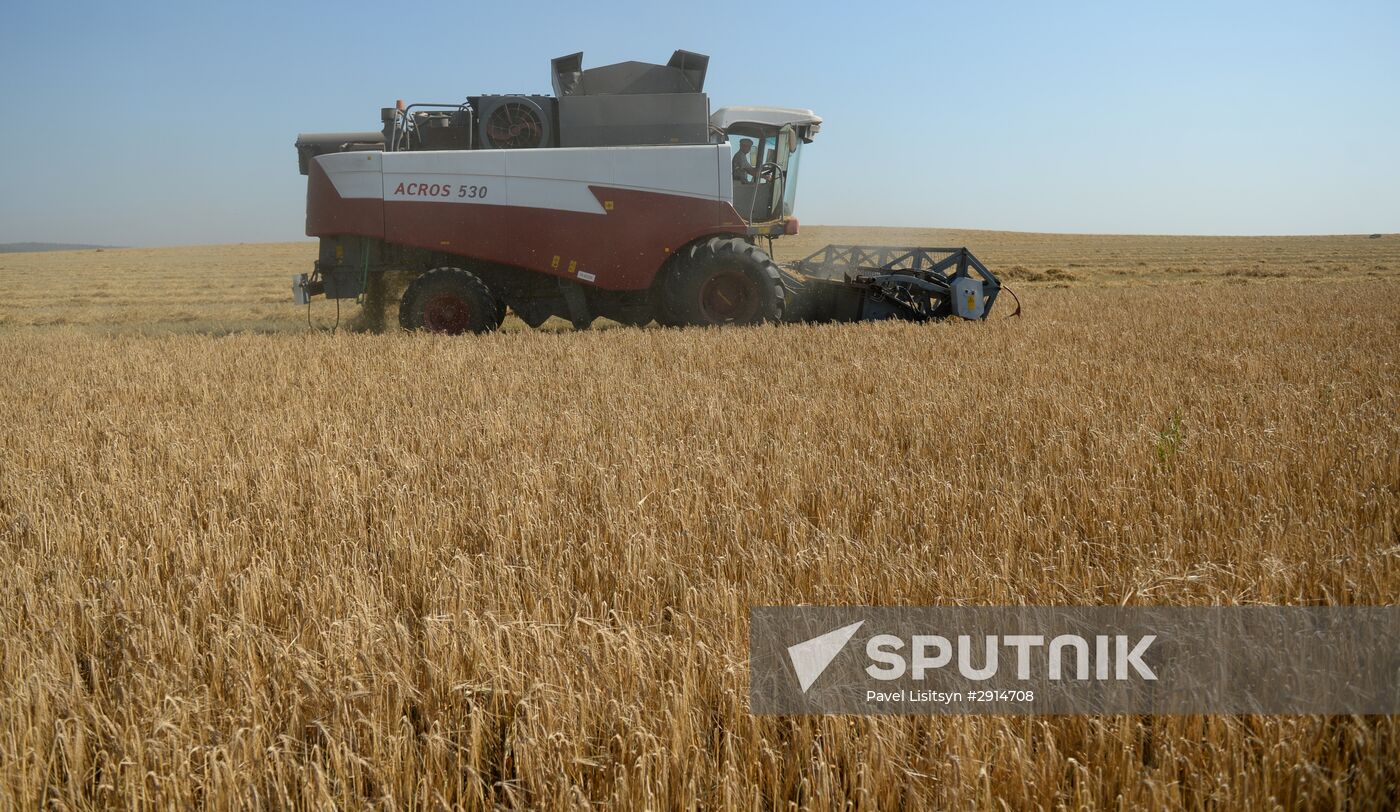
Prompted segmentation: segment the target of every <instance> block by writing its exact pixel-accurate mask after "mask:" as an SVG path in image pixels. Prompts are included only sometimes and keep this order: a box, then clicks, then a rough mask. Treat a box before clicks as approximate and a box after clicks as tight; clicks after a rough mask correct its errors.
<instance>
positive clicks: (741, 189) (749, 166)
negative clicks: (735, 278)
mask: <svg viewBox="0 0 1400 812" xmlns="http://www.w3.org/2000/svg"><path fill="white" fill-rule="evenodd" d="M821 124H822V120H821V118H820V117H819V116H817V115H816V114H815V113H813V112H812V111H811V110H801V109H796V108H789V107H725V108H722V109H720V110H718V111H716V112H715V114H714V115H712V116H710V126H711V128H712V129H713V130H714V131H715V132H716V133H717V134H719V136H720V137H723V138H725V139H727V140H728V142H729V148H730V150H731V151H732V153H733V158H732V159H731V169H732V172H731V175H732V176H733V184H734V208H735V209H736V210H737V211H738V212H739V216H740V217H743V218H744V220H745V221H746V222H748V223H749V224H750V225H776V226H777V229H776V231H777V233H789V234H791V233H795V232H796V229H797V227H796V223H795V222H791V224H789V222H790V220H791V218H792V216H793V209H794V205H795V203H796V200H797V170H798V165H799V162H798V158H799V157H800V155H801V149H802V145H803V144H808V143H811V141H812V139H813V138H814V137H815V136H816V134H817V133H818V132H820V131H821ZM771 230H773V229H770V231H771Z"/></svg>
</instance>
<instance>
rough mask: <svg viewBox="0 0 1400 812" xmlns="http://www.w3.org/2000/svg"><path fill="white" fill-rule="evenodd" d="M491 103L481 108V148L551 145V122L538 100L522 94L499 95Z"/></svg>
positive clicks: (528, 147)
mask: <svg viewBox="0 0 1400 812" xmlns="http://www.w3.org/2000/svg"><path fill="white" fill-rule="evenodd" d="M483 101H484V100H483ZM492 102H493V103H492V104H491V106H490V109H488V110H483V111H482V117H481V141H482V146H483V147H485V148H487V149H532V148H535V147H547V146H550V145H551V141H552V140H553V139H552V137H551V136H552V135H553V132H552V131H553V127H552V122H551V121H550V117H549V115H548V113H547V112H546V111H545V110H544V109H543V108H542V107H541V106H540V104H539V103H538V102H536V101H534V100H533V99H530V98H528V97H524V96H514V97H502V98H500V99H498V100H497V99H493V100H492Z"/></svg>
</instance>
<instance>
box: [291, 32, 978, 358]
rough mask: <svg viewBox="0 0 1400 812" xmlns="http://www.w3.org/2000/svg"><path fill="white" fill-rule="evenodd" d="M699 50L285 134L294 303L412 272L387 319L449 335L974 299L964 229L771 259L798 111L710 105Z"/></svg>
mask: <svg viewBox="0 0 1400 812" xmlns="http://www.w3.org/2000/svg"><path fill="white" fill-rule="evenodd" d="M708 62H709V58H708V57H706V56H703V55H701V54H695V53H690V52H688V51H676V52H675V53H674V54H673V55H672V57H671V59H670V61H669V62H667V64H665V65H652V64H646V63H641V62H623V63H620V64H616V65H608V66H605V67H599V68H591V69H589V70H584V69H583V55H582V54H581V53H579V54H572V55H569V56H565V57H560V58H558V59H555V60H554V61H553V63H552V79H553V85H554V93H555V95H554V96H552V97H551V96H532V95H513V96H512V95H482V96H472V97H468V98H467V99H466V100H465V101H463V102H461V103H459V104H439V103H431V104H428V103H417V104H410V105H404V104H403V103H402V102H400V103H399V104H397V105H396V106H395V107H390V108H385V109H384V110H383V111H381V120H382V123H383V129H382V130H380V131H370V132H358V133H313V134H303V135H301V136H299V137H298V139H297V143H296V146H297V152H298V157H299V159H300V165H301V171H302V174H305V175H307V176H308V179H307V198H306V233H307V234H308V235H309V236H313V237H319V238H320V242H321V246H320V258H319V260H318V261H317V262H316V266H315V270H314V272H313V273H311V274H302V275H299V276H298V277H297V278H296V279H295V280H294V282H293V292H294V296H295V298H296V300H297V301H298V302H299V303H307V302H309V301H310V297H312V296H314V295H317V294H322V293H324V294H325V295H326V296H328V297H331V298H353V297H359V296H361V295H364V294H365V293H366V292H367V291H373V290H375V289H376V287H379V288H380V289H382V285H383V274H384V273H385V272H386V271H409V272H413V273H417V276H416V277H415V278H414V279H413V280H412V281H411V282H410V283H409V285H408V288H407V289H406V290H405V291H404V295H403V300H402V302H401V304H400V308H399V321H400V323H401V324H402V325H403V326H404V327H405V328H408V329H415V330H416V329H421V330H431V331H440V332H448V333H461V332H484V331H488V330H493V329H495V328H496V327H498V326H499V325H500V323H501V321H502V319H503V318H504V317H505V313H506V310H507V308H509V309H510V310H512V311H514V312H515V313H516V314H517V315H518V316H519V317H520V318H521V319H522V320H524V321H525V322H526V323H527V324H530V325H531V326H538V325H539V324H541V323H542V322H544V321H545V320H546V319H548V318H549V317H551V316H560V317H563V318H565V319H568V320H569V321H571V322H572V323H573V324H574V325H575V326H579V327H582V326H586V325H588V324H590V323H591V322H592V321H593V319H595V318H597V317H605V318H609V319H613V320H615V321H619V322H623V323H626V324H636V325H640V324H646V323H648V322H651V321H653V320H654V321H657V322H659V323H661V324H666V325H682V324H691V325H715V324H753V323H758V322H763V321H779V320H784V319H786V320H799V319H806V320H857V319H865V318H887V317H906V318H936V317H940V316H946V315H959V316H963V317H965V318H982V317H984V316H985V314H986V312H987V311H988V310H989V309H990V307H991V304H992V302H993V301H994V300H995V298H996V294H997V291H998V290H999V287H1000V286H999V284H998V283H997V281H996V278H995V277H994V276H993V275H992V274H991V273H989V272H988V271H987V270H986V268H984V267H983V266H982V265H981V263H979V262H977V260H976V259H975V258H973V257H972V256H971V255H970V254H969V253H968V252H967V251H966V249H905V248H901V249H889V248H862V247H857V246H828V247H827V248H825V249H823V250H822V251H819V252H817V253H816V254H813V255H812V256H811V257H808V258H807V259H806V260H803V261H802V262H800V263H797V264H796V265H795V267H794V268H791V269H783V268H780V267H779V266H778V265H777V264H776V263H775V262H774V261H773V259H772V258H771V256H770V255H769V253H767V252H765V251H763V250H761V249H760V248H759V246H758V242H759V240H760V239H765V238H766V239H768V240H769V241H770V242H769V246H770V248H771V240H772V239H774V238H777V237H781V236H783V235H791V234H796V233H797V220H796V218H794V217H793V204H794V200H795V196H796V191H797V169H798V159H799V157H800V155H801V150H802V147H803V145H804V144H807V143H810V142H811V141H812V139H813V137H814V136H815V135H816V134H817V132H818V131H819V130H820V127H821V119H820V118H819V117H818V116H816V115H815V114H814V113H813V112H812V111H810V110H798V109H790V108H778V107H726V108H722V109H720V110H718V111H715V112H714V113H713V114H711V113H710V109H709V99H708V97H707V96H706V95H705V92H704V83H705V72H706V68H707V66H708Z"/></svg>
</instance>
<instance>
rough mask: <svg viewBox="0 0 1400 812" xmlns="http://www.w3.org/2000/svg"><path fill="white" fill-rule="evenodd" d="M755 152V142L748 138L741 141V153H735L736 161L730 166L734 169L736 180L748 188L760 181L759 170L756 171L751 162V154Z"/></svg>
mask: <svg viewBox="0 0 1400 812" xmlns="http://www.w3.org/2000/svg"><path fill="white" fill-rule="evenodd" d="M752 151H753V141H752V140H750V139H748V138H741V139H740V140H739V151H738V152H735V153H734V160H733V161H731V162H730V166H732V167H733V169H734V180H735V181H736V182H738V183H742V184H744V185H746V186H752V185H753V184H755V183H758V181H759V174H758V170H757V169H754V166H753V164H752V163H750V162H749V153H751V152H752Z"/></svg>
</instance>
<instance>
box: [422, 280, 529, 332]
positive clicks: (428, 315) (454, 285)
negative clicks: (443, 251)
mask: <svg viewBox="0 0 1400 812" xmlns="http://www.w3.org/2000/svg"><path fill="white" fill-rule="evenodd" d="M504 315H505V314H504V308H503V307H502V306H501V303H500V302H499V301H497V300H496V297H495V296H492V295H491V291H490V289H488V288H487V287H486V283H485V282H482V281H481V278H480V277H478V276H477V275H476V274H474V273H472V272H471V271H464V270H462V269H461V268H434V269H432V270H431V271H428V272H427V273H425V274H423V275H422V276H420V277H418V278H417V279H415V280H413V281H412V282H410V283H409V285H408V289H407V290H405V291H404V293H403V303H402V304H401V305H399V324H400V325H402V326H403V328H404V329H405V330H423V331H425V332H429V333H447V334H449V335H460V334H461V333H485V332H490V331H491V330H494V329H496V328H497V327H500V326H501V319H502V317H503V316H504Z"/></svg>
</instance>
